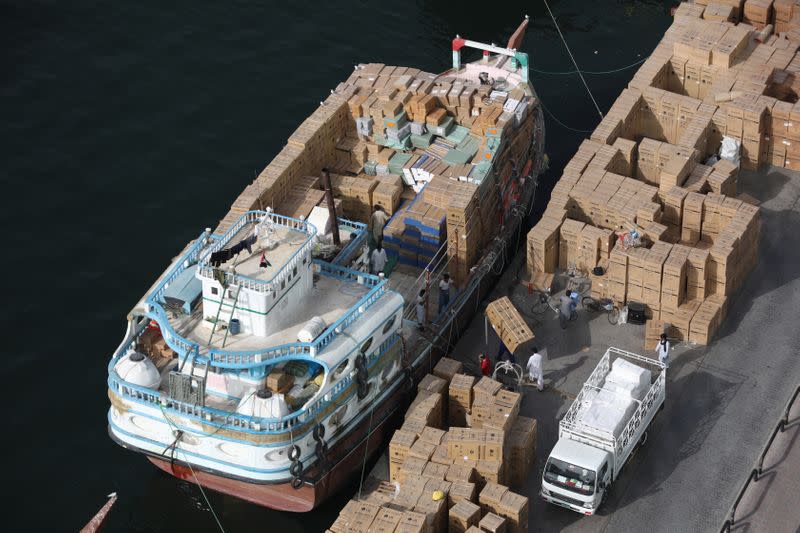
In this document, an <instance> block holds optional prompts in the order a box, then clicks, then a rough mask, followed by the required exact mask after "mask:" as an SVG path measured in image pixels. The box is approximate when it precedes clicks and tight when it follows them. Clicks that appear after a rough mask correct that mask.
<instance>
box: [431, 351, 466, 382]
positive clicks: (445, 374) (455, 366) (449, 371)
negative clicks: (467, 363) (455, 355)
mask: <svg viewBox="0 0 800 533" xmlns="http://www.w3.org/2000/svg"><path fill="white" fill-rule="evenodd" d="M462 367H463V365H462V364H461V362H459V361H456V360H455V359H450V358H449V357H442V358H441V359H439V362H438V363H436V366H434V367H433V375H434V376H437V377H439V378H441V379H443V380H445V381H446V382H447V383H450V381H451V380H452V379H453V376H455V375H456V374H459V373H461V369H462Z"/></svg>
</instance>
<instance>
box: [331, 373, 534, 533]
mask: <svg viewBox="0 0 800 533" xmlns="http://www.w3.org/2000/svg"><path fill="white" fill-rule="evenodd" d="M461 370H462V367H461V364H460V363H458V362H457V361H455V360H452V359H449V358H443V359H441V360H440V362H439V363H438V364H437V365H436V366H435V368H434V369H433V373H432V374H429V375H427V376H426V377H425V378H424V379H423V380H422V381H421V382H420V384H419V385H418V391H417V397H416V399H415V400H414V402H413V404H412V407H411V408H410V409H409V411H408V412H407V414H406V420H405V422H404V423H403V426H402V427H401V428H400V429H398V430H397V431H395V433H394V435H393V437H392V439H391V442H390V444H389V476H390V482H377V481H373V482H372V483H367V484H366V489H365V491H364V492H365V494H364V496H363V500H364V501H362V502H351V503H350V504H348V505H347V506H346V507H345V509H344V510H343V511H342V513H341V514H340V517H339V518H338V519H337V521H336V522H335V523H334V525H333V526H331V531H334V532H336V533H338V532H340V531H344V528H345V527H349V528H350V529H349V530H347V531H348V533H350V532H351V531H367V529H364V524H366V523H367V522H369V524H371V526H370V527H372V529H369V531H383V530H379V529H376V528H377V527H378V526H379V524H377V523H376V522H379V521H380V522H385V523H386V524H385V525H383V524H381V525H380V527H389V524H391V523H394V522H395V521H396V520H397V521H398V522H397V524H398V525H396V526H395V527H398V529H397V530H396V531H409V532H410V531H425V532H444V531H448V530H449V531H467V530H468V529H469V528H471V527H478V526H480V527H484V526H485V528H488V529H484V531H498V532H499V531H527V523H528V499H527V498H526V497H524V496H521V495H519V494H516V493H514V492H512V491H511V489H510V488H509V486H511V487H517V488H521V487H523V486H524V484H525V482H526V479H527V476H528V474H529V473H530V472H531V470H532V467H533V463H534V462H535V458H536V441H537V438H536V431H537V426H536V420H534V419H532V418H527V417H522V416H519V415H518V412H519V407H520V404H521V397H520V395H519V394H517V393H513V392H509V391H505V390H502V386H501V384H500V383H499V382H497V381H494V380H492V379H489V378H486V377H484V378H481V379H480V380H479V381H477V382H476V380H475V378H474V377H472V376H468V375H466V374H462V373H460V372H461ZM442 395H444V396H447V397H448V406H449V412H450V415H449V420H445V421H440V422H441V423H442V424H443V425H442V427H447V428H448V429H447V430H444V429H440V428H438V427H433V426H432V425H431V424H432V423H436V420H435V417H431V415H430V412H429V410H428V408H427V407H425V406H426V405H427V404H430V403H432V402H433V400H431V398H434V397H435V396H439V397H441V396H442ZM436 491H441V492H442V495H435V494H434V493H435V492H436ZM362 503H370V504H372V506H366V507H364V506H359V505H360V504H362ZM356 504H359V505H356ZM385 509H389V510H392V511H394V512H393V513H386V514H385V515H384V516H383V518H381V519H380V520H379V519H378V517H380V516H381V515H380V513H381V512H382V511H383V510H385ZM408 513H411V514H408ZM415 517H416V518H415ZM356 518H357V519H356ZM404 519H405V520H407V521H410V522H411V523H410V524H409V525H407V527H406V529H399V527H400V525H402V523H403V520H404ZM415 519H416V522H415ZM417 522H418V523H419V524H420V529H413V528H414V527H416V523H417ZM392 531H394V530H392Z"/></svg>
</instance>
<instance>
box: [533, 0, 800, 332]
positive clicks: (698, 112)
mask: <svg viewBox="0 0 800 533" xmlns="http://www.w3.org/2000/svg"><path fill="white" fill-rule="evenodd" d="M714 4H715V5H713V6H711V7H709V6H704V5H691V6H690V5H683V6H682V7H681V8H680V9H679V10H678V13H677V14H676V17H675V23H674V24H673V25H672V27H671V28H670V29H669V30H668V31H667V32H666V34H665V36H664V38H663V39H662V41H661V43H660V44H659V45H658V46H657V47H656V49H655V50H654V51H653V53H652V54H651V56H650V57H649V58H648V60H647V61H645V63H644V64H643V65H642V66H641V67H640V69H639V71H638V72H637V73H636V74H635V75H634V78H633V79H632V80H631V82H630V83H629V85H628V89H627V90H626V91H625V92H624V93H623V94H621V95H620V97H619V99H618V100H617V102H616V103H615V104H614V106H612V109H613V110H614V113H610V114H609V116H607V117H606V119H605V120H604V121H603V122H602V123H601V124H600V126H599V127H598V129H597V131H596V132H595V134H594V135H593V136H592V138H591V140H588V141H585V142H584V143H583V144H582V145H581V146H580V148H579V149H578V152H577V153H576V154H575V156H574V157H573V159H572V160H571V161H570V162H569V163H568V164H567V165H566V167H565V169H564V173H563V176H562V178H561V179H560V180H559V182H558V183H557V184H556V186H555V187H554V190H553V193H552V196H551V201H550V205H549V206H548V210H550V209H551V208H552V209H562V210H566V212H567V217H568V218H566V219H565V220H564V219H561V220H560V221H559V220H558V219H557V218H556V219H555V220H554V219H553V218H548V219H546V220H544V219H543V220H542V221H541V222H540V223H539V224H537V225H536V226H535V227H534V228H533V229H532V230H531V234H530V236H529V243H528V268H529V271H531V273H532V274H535V273H538V272H541V273H552V272H554V271H555V268H554V266H553V265H554V264H556V265H558V267H559V268H561V269H568V268H571V267H573V266H574V267H577V268H579V269H581V270H583V271H587V272H588V271H590V270H591V269H592V268H593V267H594V266H595V265H599V266H602V267H604V268H606V269H607V270H606V274H605V275H603V276H596V275H593V276H592V285H593V287H592V294H593V295H595V296H598V297H608V298H612V299H614V300H615V301H617V302H619V303H620V304H623V303H625V302H627V301H629V300H630V301H637V302H643V303H645V304H646V313H647V315H648V317H649V318H650V319H651V320H653V321H654V323H655V324H654V327H653V328H648V331H649V330H651V329H652V331H653V332H654V331H655V330H656V329H657V328H656V327H655V325H660V326H662V327H672V329H673V330H674V331H675V332H676V334H677V335H678V336H679V337H681V338H687V339H694V340H695V341H697V342H707V340H708V339H709V338H711V337H713V332H714V331H715V330H716V328H717V327H718V326H719V325H720V324H721V321H722V320H723V318H724V315H725V313H724V309H725V302H726V298H727V297H728V296H729V295H730V294H731V293H732V291H734V290H735V289H736V288H738V287H739V285H740V284H741V282H742V280H743V278H744V277H745V276H746V275H747V273H748V272H749V271H750V270H751V269H752V267H753V265H754V264H755V260H756V254H757V249H758V235H759V227H760V224H759V219H758V209H757V208H755V207H753V206H751V205H749V204H747V203H743V202H742V201H741V200H739V199H737V198H734V196H735V195H736V194H737V192H738V183H737V182H738V168H737V166H736V164H735V163H732V162H730V161H726V160H720V161H716V162H709V163H708V164H704V163H705V162H706V161H707V158H708V156H709V155H711V154H715V153H718V152H719V148H720V144H721V142H722V137H723V136H729V137H733V138H735V139H736V140H738V141H739V142H740V143H741V153H740V156H741V165H742V167H744V168H756V167H757V166H759V165H762V164H764V163H772V164H776V165H780V166H785V167H788V168H793V167H795V166H797V167H798V168H800V163H797V161H800V148H798V150H795V145H796V146H798V147H800V133H799V132H800V127H796V126H795V125H794V124H795V121H797V123H798V124H800V112H797V111H796V108H795V106H797V105H798V104H796V103H795V102H794V101H795V100H796V94H797V91H798V90H800V82H795V79H800V76H799V74H800V56H798V54H797V49H798V46H800V30H797V31H796V32H795V30H794V29H789V30H787V32H786V33H785V34H783V35H780V36H774V35H773V36H767V37H765V38H763V39H761V38H759V39H756V38H755V36H756V30H757V27H758V26H760V25H762V24H766V23H774V22H775V20H779V21H782V22H786V21H788V20H790V19H794V18H796V17H797V14H796V13H795V12H796V11H797V9H796V7H795V5H794V3H793V2H792V3H790V2H781V3H780V4H774V3H773V2H769V1H755V2H748V3H743V2H739V1H737V0H732V1H731V2H728V1H718V2H714ZM790 4H791V5H790ZM772 5H774V6H775V9H774V13H775V15H774V17H775V18H774V19H773V18H770V12H771V10H772V8H771V7H770V6H772ZM706 15H707V16H706ZM742 17H745V18H746V19H747V20H749V21H751V24H747V23H746V22H744V23H740V24H736V23H737V22H739V21H740V20H741V18H742ZM728 20H730V21H731V22H728ZM760 41H764V42H760ZM795 152H797V153H795ZM581 224H584V225H581ZM586 228H589V229H588V230H587V229H586ZM592 228H606V229H609V230H613V231H617V232H630V231H632V230H635V231H637V232H638V233H639V234H640V235H642V236H643V237H644V239H643V241H642V242H643V246H644V247H643V248H641V249H635V248H634V249H627V250H626V249H624V248H623V247H622V245H621V244H620V243H617V244H616V246H614V247H613V248H611V249H609V250H607V251H606V250H604V249H603V243H605V242H609V243H610V244H612V245H613V244H614V240H613V239H609V240H608V241H606V239H605V237H602V238H601V241H600V242H601V244H600V246H599V247H598V248H595V242H596V241H595V239H596V236H595V229H592ZM598 235H599V234H598ZM556 244H557V246H556ZM552 250H556V251H557V252H553V251H552ZM595 250H597V251H595ZM553 255H555V257H553ZM693 323H694V327H693V326H692V324H693ZM692 331H694V332H695V333H694V334H692ZM648 335H649V334H648ZM649 338H650V337H649V336H648V339H649ZM648 342H650V341H649V340H648Z"/></svg>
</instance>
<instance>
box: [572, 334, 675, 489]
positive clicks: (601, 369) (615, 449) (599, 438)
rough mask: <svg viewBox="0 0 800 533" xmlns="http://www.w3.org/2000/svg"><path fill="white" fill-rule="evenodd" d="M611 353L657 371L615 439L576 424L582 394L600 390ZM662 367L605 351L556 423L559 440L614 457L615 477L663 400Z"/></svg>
mask: <svg viewBox="0 0 800 533" xmlns="http://www.w3.org/2000/svg"><path fill="white" fill-rule="evenodd" d="M612 354H614V355H616V356H618V357H623V358H625V359H629V360H630V359H633V360H634V361H637V362H639V363H643V364H646V365H648V366H654V367H656V368H657V369H658V373H657V375H656V380H655V382H653V383H652V384H651V385H650V388H649V389H648V391H647V394H645V396H644V398H642V400H641V401H639V400H636V401H637V402H638V403H639V406H638V407H637V408H636V411H634V412H633V414H632V415H631V417H630V419H629V420H628V423H627V424H626V425H625V429H623V430H622V432H621V433H620V434H619V436H615V435H614V433H613V432H611V431H605V430H601V429H598V428H594V427H591V426H588V425H586V424H583V423H582V422H581V421H580V418H581V415H582V414H583V411H584V408H585V406H586V402H587V399H586V395H587V393H588V391H590V390H593V389H600V385H601V384H602V383H603V381H604V380H605V377H606V375H607V374H608V373H609V371H610V369H611V355H612ZM665 368H666V367H665V365H664V364H663V363H661V362H660V361H657V360H654V359H649V358H647V357H644V356H641V355H639V354H636V353H633V352H628V351H626V350H620V349H619V348H613V347H611V348H608V350H606V353H605V354H604V355H603V357H602V358H601V359H600V362H599V363H598V364H597V367H596V368H595V369H594V371H593V372H592V373H591V375H590V376H589V378H588V379H587V380H586V383H584V386H583V388H582V389H581V391H580V392H579V393H578V396H577V397H576V398H575V401H574V402H572V405H571V406H570V408H569V410H568V411H567V413H566V414H565V415H564V418H562V419H561V422H560V423H559V438H560V437H562V436H565V435H567V436H568V437H569V438H570V439H571V440H574V441H577V442H583V443H585V444H588V445H590V446H595V447H597V448H600V449H603V450H606V451H607V452H609V453H612V454H614V455H615V457H616V459H615V465H614V471H615V476H616V473H617V472H619V469H620V468H621V466H622V465H624V464H625V461H627V459H628V457H629V456H630V454H631V452H632V451H633V446H634V445H635V444H636V442H637V441H638V440H639V438H640V437H641V433H644V429H645V428H646V427H647V425H648V424H649V423H650V421H651V420H652V419H653V417H654V416H655V410H656V409H657V408H658V407H659V406H660V405H661V404H662V403H663V401H664V396H665V390H664V389H665V373H664V369H665ZM640 429H641V431H640Z"/></svg>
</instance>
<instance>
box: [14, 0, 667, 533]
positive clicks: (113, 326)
mask: <svg viewBox="0 0 800 533" xmlns="http://www.w3.org/2000/svg"><path fill="white" fill-rule="evenodd" d="M385 4H386V5H384V3H378V2H358V1H342V2H332V3H327V2H324V3H323V2H320V3H319V4H318V5H310V4H308V3H304V2H303V3H296V2H290V3H285V2H252V1H245V0H238V1H237V0H231V1H229V2H186V1H183V0H173V1H172V2H152V1H147V0H141V1H138V2H88V1H74V2H49V1H35V0H26V1H19V2H8V1H0V43H1V46H2V50H3V55H4V60H3V62H2V66H3V68H2V70H1V71H0V101H1V102H2V110H3V112H2V114H0V121H2V128H1V129H0V131H1V132H2V133H0V140H1V141H2V142H1V143H0V153H1V154H2V157H1V158H0V160H1V161H2V164H1V165H0V183H2V196H1V197H2V206H1V207H2V209H0V220H2V223H3V224H2V226H3V228H4V230H5V235H6V237H5V238H6V241H7V243H6V244H5V245H4V249H5V253H4V254H3V257H4V259H5V260H4V261H3V262H2V263H3V267H2V268H3V273H4V275H3V278H2V279H4V281H5V283H4V287H3V296H4V297H5V301H4V303H3V305H2V306H0V309H2V310H0V314H1V316H2V322H0V323H2V328H3V330H2V331H3V348H2V354H3V357H2V359H3V365H2V367H0V376H2V384H3V386H4V387H5V390H4V394H3V397H4V399H5V401H4V402H3V404H2V405H3V407H2V413H3V425H4V426H5V429H4V431H3V438H2V442H3V454H2V457H3V479H4V481H5V490H4V498H3V499H4V502H3V503H4V505H3V507H4V509H5V512H4V516H3V521H4V526H5V527H4V528H3V529H4V530H7V531H75V530H77V529H79V528H80V527H81V526H82V525H83V524H84V523H85V522H86V521H87V520H88V519H89V518H90V517H91V516H92V515H93V514H94V512H95V511H96V510H97V509H98V508H99V507H100V506H101V505H102V504H103V502H104V498H105V495H106V494H107V493H109V492H112V491H117V492H118V493H119V495H120V500H119V502H118V503H117V506H116V508H115V510H114V514H113V515H112V520H111V522H110V524H109V528H108V529H109V530H110V531H184V530H190V529H191V530H192V531H213V530H215V529H216V525H215V522H214V520H213V517H212V515H211V513H210V512H209V511H208V509H207V508H206V506H205V504H204V503H201V502H202V498H201V496H200V493H199V491H198V490H197V488H196V487H194V486H192V485H188V484H186V483H181V482H177V481H175V480H174V479H172V478H170V477H167V476H165V475H163V474H161V473H160V472H159V471H157V470H156V469H155V468H154V467H152V466H151V465H150V464H149V463H148V462H147V461H146V460H145V459H144V458H143V457H140V456H137V455H134V454H132V453H129V452H127V451H125V450H123V449H121V448H119V447H118V446H116V445H115V444H113V443H112V442H111V440H110V439H109V438H108V436H107V434H106V424H105V417H106V411H107V408H108V399H107V397H106V391H105V380H106V364H107V361H108V357H109V355H110V354H111V352H112V351H113V350H114V349H115V348H116V346H117V343H118V342H119V341H120V340H121V338H122V335H123V332H124V328H125V314H126V312H127V311H128V310H129V309H130V308H131V307H132V306H133V304H134V303H135V302H136V301H137V299H138V298H139V297H140V296H141V295H142V294H143V292H144V291H145V290H146V289H147V288H148V287H149V286H150V284H151V283H152V281H153V280H154V279H155V277H156V276H157V275H158V274H159V273H160V272H161V271H162V270H163V269H164V267H165V266H166V265H167V263H168V261H169V260H170V258H171V257H173V256H174V255H175V254H176V253H177V252H178V251H179V250H180V249H181V248H182V246H183V245H184V244H185V243H186V242H187V241H188V240H189V239H191V238H194V237H195V236H196V235H197V234H198V233H199V232H200V231H202V229H203V228H204V227H206V226H214V225H215V224H216V222H217V221H218V220H219V219H220V218H222V216H224V214H225V212H226V211H227V208H228V206H229V205H230V203H231V202H232V201H233V199H234V198H235V197H236V195H237V194H238V192H239V191H240V190H241V189H242V188H244V187H245V185H247V184H248V183H249V182H250V181H251V180H252V179H253V177H254V175H255V174H256V173H257V172H258V171H259V170H260V169H261V168H263V167H264V165H265V163H266V162H267V161H268V160H269V159H270V158H271V157H272V156H273V155H274V154H275V153H276V152H277V151H278V150H279V149H280V147H281V146H282V144H283V143H284V142H285V139H286V137H287V136H288V135H289V133H291V131H292V130H293V129H294V128H295V127H296V126H297V125H298V124H299V123H300V121H301V120H302V119H303V118H304V117H305V116H307V115H308V114H309V113H310V112H311V111H312V110H313V109H314V107H315V106H316V105H317V102H319V101H320V100H322V99H323V98H324V96H325V94H327V92H328V90H329V89H330V88H333V87H334V86H335V85H336V84H337V83H338V82H339V81H341V80H343V79H345V78H346V77H347V76H348V74H349V73H350V71H351V69H352V66H353V65H354V64H355V63H357V62H368V61H380V62H384V63H388V64H401V65H407V66H416V67H420V68H422V69H424V70H428V71H434V72H438V71H442V70H444V69H446V68H447V67H448V66H449V63H450V60H451V53H450V48H449V41H450V39H452V37H454V36H455V34H456V33H460V34H461V35H463V36H467V37H469V38H471V39H475V40H481V41H496V42H498V43H503V42H505V39H506V38H507V37H508V35H509V34H510V33H511V32H512V31H513V29H514V28H515V27H516V25H517V23H518V22H519V20H520V19H521V17H522V15H524V14H525V13H528V14H529V15H531V17H532V18H533V23H532V24H531V27H530V28H529V30H528V36H527V39H526V41H525V45H524V48H525V49H526V50H527V51H528V52H529V54H530V56H531V58H532V62H533V68H534V69H538V70H541V71H549V72H553V71H555V72H563V71H571V70H573V67H572V65H571V63H570V61H569V58H568V56H567V54H566V52H565V50H564V48H563V45H562V44H561V42H560V40H559V38H558V35H557V33H556V32H555V29H554V27H553V25H552V22H551V21H550V19H549V17H548V15H547V13H546V11H545V10H544V5H543V4H542V3H540V2H539V1H535V2H483V3H480V4H465V3H460V2H454V1H452V0H451V1H430V2H423V1H416V2H407V3H405V4H401V3H397V2H393V3H391V4H389V3H388V2H387V3H385ZM378 6H381V7H378ZM551 7H552V9H553V11H554V12H555V13H556V16H557V17H558V18H559V21H560V24H561V27H562V30H563V31H564V33H565V36H566V38H567V40H568V42H569V44H570V45H571V46H572V49H573V52H574V54H575V56H576V59H577V61H578V63H579V65H581V67H582V68H583V69H584V70H591V71H605V70H611V69H615V68H618V67H622V66H625V65H629V64H630V63H633V62H634V61H637V60H640V59H642V58H644V57H645V56H646V55H647V54H648V53H649V51H650V50H652V48H653V47H654V46H655V44H656V43H657V41H658V40H659V38H660V36H661V35H662V33H663V31H664V30H665V29H666V27H667V26H668V25H669V23H670V18H669V16H668V4H667V3H666V2H656V1H638V2H637V1H605V2H600V1H597V2H587V1H582V0H581V1H578V0H573V1H572V2H563V1H562V2H558V1H555V0H554V1H552V2H551ZM631 73H632V71H631V70H627V71H623V72H620V73H616V74H610V75H590V76H587V81H588V83H589V85H590V87H591V89H592V91H593V92H594V94H595V96H596V98H597V100H598V102H599V104H600V107H601V108H602V109H603V110H604V111H605V110H607V109H608V107H609V106H610V104H611V102H612V101H613V100H614V98H615V97H616V95H617V94H618V93H619V91H620V90H621V89H622V87H623V86H624V85H625V83H626V82H627V80H628V79H629V77H630V75H631ZM532 78H533V80H534V83H535V85H536V88H537V90H538V92H539V94H540V96H541V97H542V99H543V101H544V103H545V105H546V106H547V109H548V110H549V111H550V112H551V115H548V117H547V149H548V153H549V155H550V158H551V163H552V167H553V169H554V171H551V172H550V173H549V174H548V175H547V177H546V178H547V183H548V185H550V186H551V185H552V181H553V180H554V179H556V178H557V176H558V173H557V172H556V171H557V170H558V169H559V168H561V167H562V166H563V164H564V163H565V161H566V160H567V159H568V158H569V157H570V156H571V155H572V154H573V153H574V151H575V149H576V147H577V145H578V144H579V142H580V141H581V140H582V139H583V138H584V137H585V133H580V132H575V131H570V130H567V129H565V128H564V127H562V126H560V125H558V124H557V123H556V122H555V121H554V120H553V118H552V117H553V116H555V117H556V118H557V119H558V120H560V121H561V122H563V123H564V124H565V125H567V126H569V127H571V128H574V129H578V130H590V129H592V128H594V126H595V125H596V124H597V122H598V120H599V117H598V116H597V113H596V111H595V110H594V108H593V105H592V104H591V101H590V100H589V98H588V97H587V95H586V92H585V90H584V88H583V86H582V85H581V83H580V80H579V79H578V78H577V76H575V75H554V74H543V73H537V72H532ZM8 241H10V243H9V242H8ZM350 496H351V494H342V495H341V498H339V500H338V501H333V502H331V503H330V504H329V505H326V506H325V507H323V508H322V509H320V510H319V511H318V512H315V513H312V514H309V515H291V514H283V513H276V512H271V511H268V510H265V509H261V508H258V507H254V506H251V505H247V504H244V503H242V502H240V501H238V500H235V499H233V498H228V497H223V496H220V495H217V494H211V502H212V505H213V506H214V508H215V509H216V511H217V513H218V514H219V516H220V520H221V522H222V524H223V526H224V527H225V529H226V530H227V531H247V530H273V531H283V530H287V529H288V528H296V529H297V530H302V531H321V530H322V529H324V527H325V526H327V525H329V524H330V523H331V521H332V520H333V517H334V516H335V514H336V512H337V510H338V508H339V507H340V506H341V505H342V504H343V502H344V501H345V500H346V499H347V498H349V497H350ZM532 523H535V521H532Z"/></svg>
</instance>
